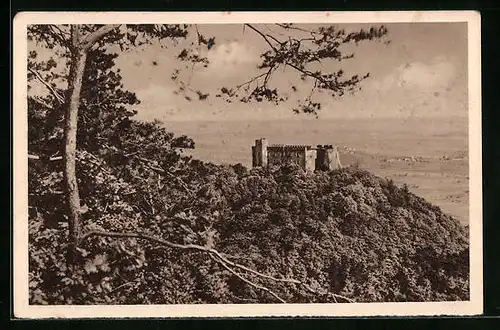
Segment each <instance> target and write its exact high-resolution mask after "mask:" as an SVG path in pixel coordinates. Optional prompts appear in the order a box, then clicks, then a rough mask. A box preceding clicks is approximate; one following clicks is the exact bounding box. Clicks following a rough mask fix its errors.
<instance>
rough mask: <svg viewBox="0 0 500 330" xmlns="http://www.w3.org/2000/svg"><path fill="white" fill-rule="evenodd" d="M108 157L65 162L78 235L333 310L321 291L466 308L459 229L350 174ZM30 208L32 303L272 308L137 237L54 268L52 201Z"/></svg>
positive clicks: (145, 249) (415, 202)
mask: <svg viewBox="0 0 500 330" xmlns="http://www.w3.org/2000/svg"><path fill="white" fill-rule="evenodd" d="M158 149H163V150H164V152H163V154H164V155H166V156H168V155H169V152H171V149H168V148H161V147H159V148H158ZM156 155H160V150H156ZM145 156H146V155H141V156H140V157H145ZM114 158H115V157H110V160H109V161H106V160H104V159H102V158H97V157H96V156H94V155H92V154H90V153H85V152H82V153H81V154H80V156H79V164H81V165H80V166H82V168H81V169H80V171H79V173H81V175H80V180H81V181H80V182H81V187H82V188H81V190H82V201H83V203H84V205H86V207H87V208H88V211H87V212H86V213H85V220H84V221H85V229H86V230H87V231H90V230H96V229H98V230H106V231H111V232H122V233H129V232H133V233H137V232H139V233H145V234H147V235H151V236H154V237H159V238H161V239H164V240H168V241H171V242H174V243H176V244H198V245H200V246H208V247H211V248H215V249H217V251H220V252H221V253H224V255H226V256H231V260H232V261H234V262H237V263H240V264H243V265H245V266H247V267H249V268H251V269H253V270H255V271H258V272H261V273H263V274H266V275H267V276H274V277H276V278H289V279H291V278H293V279H296V280H298V281H301V282H304V283H306V284H307V285H308V286H309V287H310V288H314V289H315V290H316V292H315V293H312V292H310V290H308V289H307V288H305V287H301V286H299V285H296V284H289V283H280V282H276V281H269V280H266V279H265V278H262V277H260V276H253V275H251V274H250V275H249V277H248V278H249V279H251V280H252V281H253V282H255V283H257V284H260V285H262V286H265V287H267V288H269V289H270V290H272V291H273V292H274V293H276V294H277V295H278V296H279V297H281V298H282V299H283V300H285V301H287V302H297V303H299V302H333V301H334V298H333V296H332V295H331V294H330V293H335V294H338V295H339V296H345V297H348V298H351V299H353V300H355V301H367V302H373V301H431V300H436V301H438V300H467V299H468V292H469V290H468V269H469V267H468V266H469V265H468V237H467V231H466V230H465V228H463V227H461V225H460V224H458V222H457V221H456V220H454V219H453V218H451V217H450V216H447V215H445V214H443V213H442V212H441V211H440V210H439V208H437V207H435V206H433V205H431V204H429V203H427V202H426V201H425V200H423V199H422V198H419V197H417V196H415V195H414V194H412V193H411V192H409V191H408V190H407V189H403V188H399V187H396V186H395V185H394V184H393V183H392V182H391V181H388V180H386V179H381V178H378V177H375V176H373V175H371V174H369V173H367V172H364V171H361V170H357V169H343V170H336V171H333V172H317V173H304V172H302V171H300V170H299V169H297V168H293V167H281V168H269V169H252V170H243V169H242V168H241V166H217V165H214V164H210V163H203V162H200V161H197V160H190V159H187V158H182V157H179V158H175V159H172V158H170V161H165V162H163V163H161V162H160V161H159V159H161V158H162V157H161V156H159V157H158V158H155V159H157V160H153V159H151V160H150V161H148V162H144V161H140V160H137V159H135V160H129V161H128V162H123V163H120V164H118V163H116V162H113V161H112V160H113V159H114ZM144 159H145V158H144ZM165 159H168V157H166V158H165ZM162 171H165V173H167V171H169V172H168V173H171V174H173V175H175V176H176V177H177V178H179V181H177V180H174V179H173V177H171V176H169V175H164V174H163V175H162V174H161V173H162ZM181 181H182V182H181ZM184 184H185V185H184ZM185 187H188V189H186V188H185ZM43 189H44V190H47V189H48V188H43ZM30 201H31V207H36V208H37V210H38V212H37V213H34V214H33V216H32V217H31V218H30V286H31V291H30V292H31V302H32V303H49V304H54V303H58V302H59V303H60V302H62V301H63V302H65V303H79V304H100V303H113V304H117V303H118V304H147V303H245V302H247V303H248V302H265V303H271V302H277V300H276V299H275V298H274V297H273V296H272V295H270V294H269V293H268V292H266V291H263V290H259V289H256V288H254V287H252V286H250V285H248V284H246V283H244V282H242V280H241V279H239V278H238V277H236V276H234V275H233V274H232V273H230V272H229V271H227V270H226V269H224V268H223V267H221V265H220V264H218V263H217V262H214V260H212V259H211V258H209V256H208V255H206V254H203V253H200V252H197V251H184V250H180V249H175V248H169V247H165V246H162V245H161V244H157V243H155V242H152V241H149V240H141V239H137V238H127V237H124V238H113V237H100V236H90V237H88V238H86V239H85V241H84V242H83V243H82V245H81V247H80V250H79V251H80V253H81V258H80V261H79V264H78V265H75V266H66V260H65V255H64V249H61V247H62V246H64V244H67V225H66V223H65V222H64V219H63V218H60V220H59V221H58V222H57V223H54V219H55V217H54V216H52V215H51V212H52V210H53V208H54V206H55V205H57V204H56V203H57V201H55V200H54V201H53V203H54V204H49V203H48V202H47V200H45V201H43V203H36V202H35V199H31V200H30Z"/></svg>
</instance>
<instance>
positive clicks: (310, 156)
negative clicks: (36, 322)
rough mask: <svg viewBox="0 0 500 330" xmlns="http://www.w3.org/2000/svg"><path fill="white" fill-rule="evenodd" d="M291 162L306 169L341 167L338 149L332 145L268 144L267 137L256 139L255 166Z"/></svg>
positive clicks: (253, 148)
mask: <svg viewBox="0 0 500 330" xmlns="http://www.w3.org/2000/svg"><path fill="white" fill-rule="evenodd" d="M289 163H294V164H297V165H299V166H300V167H301V168H302V169H303V170H305V171H314V170H326V171H328V170H334V169H337V168H341V164H340V158H339V153H338V150H337V148H333V147H332V145H318V146H317V148H315V149H311V147H310V146H307V145H283V144H274V145H268V143H267V140H266V139H265V138H262V139H258V140H255V146H252V166H253V167H266V166H268V165H275V166H281V165H284V164H289Z"/></svg>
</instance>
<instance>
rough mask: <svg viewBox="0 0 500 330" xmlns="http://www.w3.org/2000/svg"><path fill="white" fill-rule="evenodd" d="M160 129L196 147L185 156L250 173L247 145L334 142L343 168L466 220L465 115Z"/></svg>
mask: <svg viewBox="0 0 500 330" xmlns="http://www.w3.org/2000/svg"><path fill="white" fill-rule="evenodd" d="M165 126H166V127H167V129H168V130H169V131H171V132H174V133H175V134H177V135H180V134H186V135H187V136H189V137H191V138H193V139H194V140H195V143H196V147H195V149H194V150H189V151H187V152H186V154H189V155H192V156H193V157H195V158H198V159H201V160H204V161H210V162H214V163H218V164H222V163H228V164H235V163H241V164H243V165H245V166H247V167H249V168H250V167H251V165H252V164H251V146H252V145H253V144H254V141H255V140H256V139H258V138H261V137H266V138H267V139H268V140H269V143H284V144H310V145H313V146H315V145H317V144H332V145H335V146H337V147H338V148H339V152H340V157H341V162H342V163H343V165H352V164H357V165H358V166H359V167H360V168H362V169H366V170H368V171H370V172H372V173H374V174H376V175H378V176H381V177H389V178H391V179H393V180H394V182H395V183H396V184H397V185H399V186H402V185H403V184H404V183H406V184H407V185H408V187H409V189H410V191H412V192H413V193H415V194H417V195H419V196H421V197H423V198H425V199H426V200H427V201H429V202H431V203H433V204H436V205H438V206H439V207H440V208H441V209H442V210H443V211H444V212H446V213H448V214H450V215H452V216H453V217H455V218H457V219H458V220H459V221H460V222H461V223H463V224H468V222H469V214H468V213H469V165H468V164H469V162H468V133H467V129H468V120H467V118H462V117H443V118H412V117H410V118H404V119H403V118H401V119H400V118H390V119H386V118H376V119H373V118H369V119H368V118H366V119H365V118H363V119H321V118H320V119H311V118H307V119H287V120H254V121H199V120H198V121H194V120H193V121H173V122H166V123H165Z"/></svg>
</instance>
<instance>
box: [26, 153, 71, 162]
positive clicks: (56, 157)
mask: <svg viewBox="0 0 500 330" xmlns="http://www.w3.org/2000/svg"><path fill="white" fill-rule="evenodd" d="M28 159H33V160H44V159H47V160H48V161H51V162H52V161H55V160H61V159H63V157H62V156H53V157H40V156H37V155H28Z"/></svg>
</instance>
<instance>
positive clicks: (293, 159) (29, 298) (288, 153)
mask: <svg viewBox="0 0 500 330" xmlns="http://www.w3.org/2000/svg"><path fill="white" fill-rule="evenodd" d="M480 44H481V42H480V16H479V14H478V13H476V12H471V11H454V12H444V11H443V12H425V11H424V12H199V13H187V12H177V13H147V12H135V13H133V12H129V13H118V12H94V13H90V12H87V13H82V12H57V13H49V12H37V13H35V12H24V13H20V14H18V15H17V16H16V17H15V20H14V40H13V45H14V56H13V61H14V63H13V65H14V70H13V93H14V113H13V114H14V122H13V126H14V140H13V141H14V146H13V148H14V150H13V151H14V152H13V154H14V187H13V190H14V220H13V221H14V226H13V227H14V232H13V238H14V279H13V283H14V285H13V286H14V287H13V290H14V314H15V316H16V317H19V318H94V317H99V318H102V317H126V318H130V317H248V316H252V317H254V316H255V317H259V316H376V315H383V316H412V315H478V314H481V313H482V311H483V306H482V303H483V280H482V278H483V274H482V194H481V191H482V186H481V180H482V179H481V168H482V166H481V84H480V81H481V80H480V79H481V77H480V72H481V70H480V69H481V59H480Z"/></svg>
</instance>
